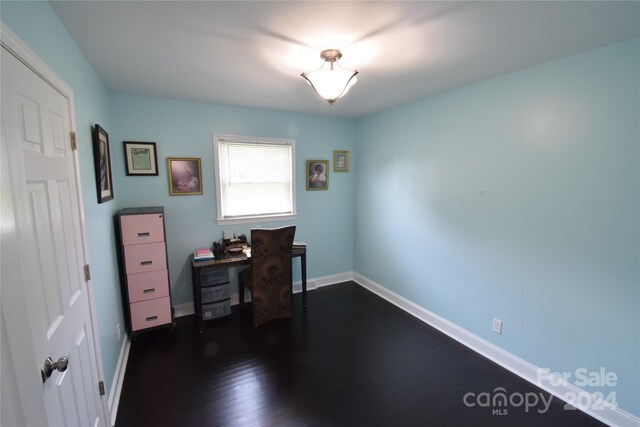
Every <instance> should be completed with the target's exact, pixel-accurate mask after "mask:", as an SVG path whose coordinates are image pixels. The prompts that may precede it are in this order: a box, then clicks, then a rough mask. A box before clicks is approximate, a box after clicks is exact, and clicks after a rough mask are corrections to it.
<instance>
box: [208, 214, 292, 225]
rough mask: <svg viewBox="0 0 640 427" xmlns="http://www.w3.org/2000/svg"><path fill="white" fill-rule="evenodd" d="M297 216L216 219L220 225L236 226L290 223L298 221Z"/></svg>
mask: <svg viewBox="0 0 640 427" xmlns="http://www.w3.org/2000/svg"><path fill="white" fill-rule="evenodd" d="M297 217H298V215H297V214H292V215H267V216H250V217H238V218H232V219H216V223H217V224H218V225H235V224H257V223H260V222H271V221H289V220H293V219H296V218H297Z"/></svg>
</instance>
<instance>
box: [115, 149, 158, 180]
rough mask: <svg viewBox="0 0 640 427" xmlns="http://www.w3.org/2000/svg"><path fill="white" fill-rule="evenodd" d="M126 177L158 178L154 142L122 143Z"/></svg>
mask: <svg viewBox="0 0 640 427" xmlns="http://www.w3.org/2000/svg"><path fill="white" fill-rule="evenodd" d="M122 146H123V148H124V164H125V171H126V174H127V176H158V152H157V151H156V143H155V142H140V141H122Z"/></svg>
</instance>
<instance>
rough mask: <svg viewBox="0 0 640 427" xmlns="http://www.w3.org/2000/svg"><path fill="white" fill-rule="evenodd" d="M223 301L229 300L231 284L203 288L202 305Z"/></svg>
mask: <svg viewBox="0 0 640 427" xmlns="http://www.w3.org/2000/svg"><path fill="white" fill-rule="evenodd" d="M223 299H229V284H228V283H227V284H225V285H219V286H210V287H208V288H202V303H203V304H207V303H210V302H216V301H220V300H223Z"/></svg>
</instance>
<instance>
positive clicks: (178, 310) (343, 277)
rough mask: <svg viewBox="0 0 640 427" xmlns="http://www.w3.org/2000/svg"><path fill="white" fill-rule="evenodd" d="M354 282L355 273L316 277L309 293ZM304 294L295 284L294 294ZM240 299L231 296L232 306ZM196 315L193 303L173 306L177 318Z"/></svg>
mask: <svg viewBox="0 0 640 427" xmlns="http://www.w3.org/2000/svg"><path fill="white" fill-rule="evenodd" d="M350 280H353V271H347V272H344V273H338V274H330V275H328V276H320V277H314V278H312V279H307V291H313V290H315V289H318V288H322V287H325V286H331V285H335V284H338V283H342V282H348V281H350ZM300 292H302V281H297V282H294V283H293V293H294V294H297V293H300ZM245 301H251V295H250V294H249V293H247V294H246V295H245ZM239 303H240V298H239V296H238V294H237V293H235V294H231V305H238V304H239ZM194 313H195V309H194V307H193V303H192V302H188V303H185V304H177V305H174V306H173V314H174V316H175V317H183V316H190V315H192V314H194Z"/></svg>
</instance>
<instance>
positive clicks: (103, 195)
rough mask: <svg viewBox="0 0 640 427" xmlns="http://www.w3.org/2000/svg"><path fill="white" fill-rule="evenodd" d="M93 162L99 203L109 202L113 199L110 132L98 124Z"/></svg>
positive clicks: (95, 127) (95, 130) (94, 138)
mask: <svg viewBox="0 0 640 427" xmlns="http://www.w3.org/2000/svg"><path fill="white" fill-rule="evenodd" d="M93 162H94V167H95V170H96V190H97V192H98V203H99V204H100V203H104V202H108V201H109V200H111V199H113V179H112V177H111V152H110V151H109V134H108V133H107V131H105V130H104V129H103V128H102V127H100V125H98V124H96V125H95V126H94V127H93Z"/></svg>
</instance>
